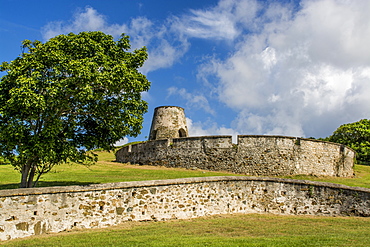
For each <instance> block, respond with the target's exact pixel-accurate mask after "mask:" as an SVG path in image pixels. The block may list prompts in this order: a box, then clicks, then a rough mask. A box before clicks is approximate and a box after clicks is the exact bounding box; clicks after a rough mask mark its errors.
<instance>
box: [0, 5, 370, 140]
mask: <svg viewBox="0 0 370 247" xmlns="http://www.w3.org/2000/svg"><path fill="white" fill-rule="evenodd" d="M0 4H1V9H0V47H1V49H0V62H3V61H11V60H13V59H14V58H16V56H18V55H19V54H20V52H21V49H20V45H21V42H22V40H24V39H29V40H41V41H46V40H48V39H49V38H51V37H53V36H56V35H58V34H62V33H69V32H74V33H78V32H81V31H95V30H100V31H103V32H105V33H109V34H111V35H113V36H114V37H117V38H118V36H119V35H120V34H121V33H126V34H127V35H129V36H130V37H131V44H132V46H133V48H138V47H142V46H147V48H148V52H149V59H148V60H147V62H146V63H145V65H144V67H143V68H142V69H141V71H142V72H143V73H144V74H145V75H147V77H148V79H149V80H150V81H151V82H152V86H151V89H150V90H149V92H147V93H144V94H143V98H144V99H145V100H146V101H147V102H148V103H149V111H148V113H147V114H146V115H145V122H144V126H143V130H142V134H141V135H140V136H139V137H137V138H131V137H128V140H129V141H134V140H144V139H145V137H146V136H148V135H149V128H150V124H151V118H152V115H153V110H154V108H155V107H157V106H162V105H176V106H181V107H183V108H185V113H186V116H187V119H188V125H189V133H190V135H193V136H196V135H234V136H235V135H237V134H273V135H288V136H300V137H311V136H312V137H326V136H329V135H330V134H331V133H332V132H333V131H334V130H335V129H336V128H337V127H339V126H340V125H341V124H345V123H350V122H355V121H358V120H360V119H363V118H367V119H368V118H369V116H370V46H369V45H368V43H369V41H370V25H369V24H370V15H369V13H370V1H368V0H364V1H345V0H303V1H289V0H284V1H268V0H267V1H266V0H265V1H261V0H218V1H216V0H206V1H204V0H202V1H198V0H197V1H195V0H189V1H164V0H160V1H158V0H156V1H154V0H131V1H129V0H127V1H123V0H110V1H98V0H95V1H88V0H79V1H72V0H63V1H56V0H47V1H46V0H38V1H24V0H0ZM128 140H127V139H126V141H128Z"/></svg>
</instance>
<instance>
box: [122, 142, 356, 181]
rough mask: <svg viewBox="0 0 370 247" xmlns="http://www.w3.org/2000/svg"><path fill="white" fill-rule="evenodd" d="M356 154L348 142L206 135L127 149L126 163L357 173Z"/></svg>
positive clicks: (263, 172) (268, 172)
mask: <svg viewBox="0 0 370 247" xmlns="http://www.w3.org/2000/svg"><path fill="white" fill-rule="evenodd" d="M354 157H355V152H354V151H353V150H352V149H350V148H348V147H346V146H343V145H340V144H336V143H330V142H323V141H317V140H312V139H304V138H294V137H286V136H248V135H241V136H238V144H233V143H232V137H231V136H203V137H187V138H176V139H164V140H157V141H148V142H145V143H140V144H135V145H130V146H126V147H123V148H122V149H120V150H118V152H117V153H116V160H117V161H118V162H123V163H127V162H130V163H133V164H142V165H160V166H166V167H184V168H195V167H196V168H199V169H206V170H213V171H229V172H233V173H241V174H246V175H252V176H275V175H276V176H278V175H297V174H304V175H316V176H339V177H351V176H353V164H354Z"/></svg>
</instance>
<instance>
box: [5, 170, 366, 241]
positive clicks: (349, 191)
mask: <svg viewBox="0 0 370 247" xmlns="http://www.w3.org/2000/svg"><path fill="white" fill-rule="evenodd" d="M233 213H272V214H286V215H325V216H337V215H338V216H339V215H340V216H363V217H369V216H370V189H365V188H354V187H348V186H344V185H336V184H330V183H321V182H312V181H302V180H291V179H279V178H263V177H206V178H185V179H172V180H162V181H141V182H122V183H112V184H96V185H89V186H66V187H49V188H34V189H13V190H0V240H8V239H14V238H21V237H27V236H31V235H39V234H43V233H48V232H61V231H66V230H70V229H74V228H77V229H78V228H100V227H108V226H113V225H117V224H120V223H122V222H125V221H147V220H154V221H162V220H167V219H189V218H195V217H201V216H207V215H215V214H233Z"/></svg>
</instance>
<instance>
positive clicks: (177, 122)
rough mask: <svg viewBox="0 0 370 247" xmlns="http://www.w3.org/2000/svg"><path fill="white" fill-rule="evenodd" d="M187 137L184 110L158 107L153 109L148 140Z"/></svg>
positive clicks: (174, 107)
mask: <svg viewBox="0 0 370 247" xmlns="http://www.w3.org/2000/svg"><path fill="white" fill-rule="evenodd" d="M188 135H189V134H188V127H187V126H186V119H185V113H184V108H181V107H178V106H160V107H157V108H155V109H154V115H153V121H152V127H151V128H150V134H149V140H159V139H167V138H179V137H187V136H188Z"/></svg>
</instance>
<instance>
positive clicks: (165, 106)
mask: <svg viewBox="0 0 370 247" xmlns="http://www.w3.org/2000/svg"><path fill="white" fill-rule="evenodd" d="M159 108H180V109H183V110H184V108H182V107H180V106H174V105H164V106H158V107H156V108H155V109H159Z"/></svg>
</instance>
